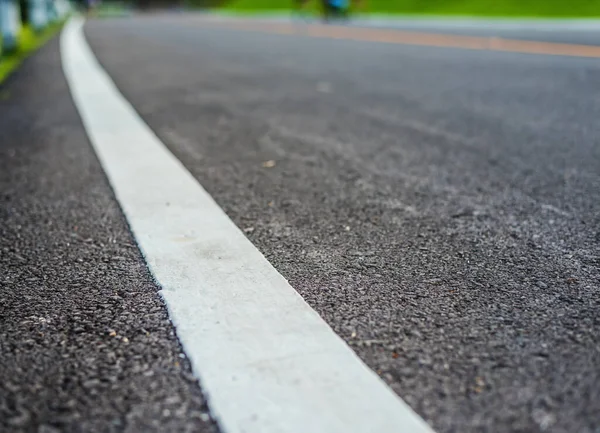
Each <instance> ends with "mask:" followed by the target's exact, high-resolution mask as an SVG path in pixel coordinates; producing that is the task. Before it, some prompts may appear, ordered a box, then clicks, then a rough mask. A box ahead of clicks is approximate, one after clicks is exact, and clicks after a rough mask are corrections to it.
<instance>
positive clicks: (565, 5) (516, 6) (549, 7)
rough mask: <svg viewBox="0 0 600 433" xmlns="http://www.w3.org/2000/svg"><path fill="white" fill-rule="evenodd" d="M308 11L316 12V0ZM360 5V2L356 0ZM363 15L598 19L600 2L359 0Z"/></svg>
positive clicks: (284, 5)
mask: <svg viewBox="0 0 600 433" xmlns="http://www.w3.org/2000/svg"><path fill="white" fill-rule="evenodd" d="M309 2H310V3H312V4H311V5H310V6H309V9H312V10H315V9H316V3H317V1H315V0H309ZM359 3H360V1H359ZM291 6H292V1H291V0H231V1H230V2H229V3H228V4H227V5H226V6H225V10H230V11H240V12H258V11H274V10H275V11H276V10H290V9H291ZM358 11H360V12H364V13H378V14H381V13H385V14H415V15H450V16H457V15H463V16H497V17H501V16H505V17H548V18H552V17H600V0H571V1H567V0H362V5H361V6H360V7H359V8H358Z"/></svg>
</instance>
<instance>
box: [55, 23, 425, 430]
mask: <svg viewBox="0 0 600 433" xmlns="http://www.w3.org/2000/svg"><path fill="white" fill-rule="evenodd" d="M82 27H83V20H82V19H80V18H78V19H72V20H71V21H70V22H69V23H68V24H67V25H66V26H65V29H64V30H63V33H62V35H61V41H60V42H61V54H62V64H63V69H64V72H65V75H66V77H67V81H68V83H69V86H70V89H71V93H72V95H73V99H74V101H75V105H76V106H77V109H78V110H79V113H80V115H81V118H82V120H83V124H84V126H85V129H86V131H87V133H88V136H89V138H90V140H91V142H92V145H93V147H94V149H95V151H96V153H97V154H98V157H99V158H100V161H101V163H102V166H103V167H104V170H105V172H106V174H107V176H108V178H109V180H110V183H111V185H112V187H113V189H114V191H115V194H116V196H117V199H118V201H119V203H120V204H121V207H122V209H123V212H124V213H125V216H126V217H127V220H128V221H129V224H130V226H131V229H132V231H133V234H134V236H135V238H136V240H137V242H138V245H139V247H140V249H141V251H142V253H143V254H144V256H145V258H146V261H147V262H148V265H149V267H150V270H151V271H152V273H153V275H154V277H155V278H156V280H157V281H158V283H159V284H160V285H161V286H162V296H163V297H164V299H165V301H166V304H167V306H168V308H169V313H170V315H171V318H172V320H173V322H174V323H175V325H176V327H177V333H178V335H179V338H180V339H181V341H182V343H183V346H184V348H185V350H186V353H187V355H188V356H189V358H190V360H191V362H192V366H193V369H194V372H195V374H197V375H199V378H200V381H201V384H202V387H203V389H204V392H205V393H206V394H207V397H208V402H209V406H210V409H211V411H212V413H213V415H214V416H215V417H216V419H217V421H218V422H219V425H220V427H221V429H222V430H223V432H225V433H243V432H244V433H276V432H277V433H283V432H286V433H358V432H374V433H375V432H376V433H388V432H389V433H398V432H423V433H425V432H429V433H430V432H432V430H431V428H430V427H429V426H428V425H427V424H426V423H425V422H424V421H423V420H422V419H421V418H419V417H418V416H417V415H416V414H415V413H414V412H413V411H412V410H411V409H410V408H409V407H408V405H406V404H405V403H404V402H403V401H402V400H401V399H400V398H399V397H398V396H397V395H396V394H394V393H393V392H392V391H391V390H390V389H389V388H388V387H387V386H386V385H385V384H384V383H383V382H382V381H381V379H380V378H379V377H378V376H377V375H376V374H374V373H373V372H372V371H371V370H369V369H368V368H367V367H366V366H365V365H364V364H363V363H362V362H361V361H360V360H359V358H358V357H357V356H356V355H355V354H354V352H352V350H351V349H350V348H349V347H348V346H347V345H346V344H345V343H344V342H343V341H342V340H341V339H340V338H339V337H338V336H337V335H336V334H335V333H334V332H333V331H332V330H331V329H330V328H329V326H328V325H327V324H326V323H325V322H324V321H323V320H322V319H321V318H320V317H319V316H318V315H317V313H316V312H315V311H313V310H312V309H311V308H310V307H309V306H308V305H307V304H306V303H305V302H304V300H303V299H302V298H301V297H300V295H298V293H297V292H296V291H295V290H294V289H293V288H292V287H291V286H290V285H289V284H288V282H287V281H286V280H285V279H284V278H283V277H282V276H281V275H280V274H279V273H278V272H277V271H276V270H275V269H274V268H273V267H272V266H271V264H270V263H269V262H268V261H267V260H266V259H265V258H264V257H263V256H262V255H261V254H260V252H259V251H258V250H257V249H256V248H255V247H254V246H253V245H252V244H251V243H250V241H248V240H247V239H246V238H245V236H244V235H243V234H242V232H241V231H240V230H239V229H238V228H237V227H236V226H235V225H234V224H233V222H232V221H231V220H230V219H229V218H228V217H227V216H226V215H225V213H224V212H223V211H222V210H221V208H219V206H218V205H217V204H216V203H215V202H214V201H213V200H212V198H211V197H210V196H209V195H208V193H207V192H206V191H204V189H203V188H202V187H201V186H200V185H199V184H198V182H197V181H196V180H195V179H194V178H193V177H192V175H191V174H190V173H189V172H188V171H187V170H186V169H185V168H184V167H183V166H182V164H181V163H180V162H179V161H178V160H177V159H176V158H175V157H174V156H173V155H172V154H171V153H170V152H169V151H168V150H167V148H166V147H165V146H164V144H162V143H161V142H160V140H159V139H158V138H157V137H156V136H155V134H154V133H153V132H152V131H151V130H150V128H149V127H148V126H147V125H146V124H145V123H144V122H143V120H142V119H141V118H140V117H139V116H138V114H137V113H136V112H135V110H134V109H133V107H132V106H131V105H130V104H129V103H128V102H127V101H126V100H125V98H124V97H123V96H122V95H121V94H120V93H119V91H118V90H117V88H116V87H115V85H114V84H113V82H112V81H111V79H110V78H109V76H108V75H107V74H106V73H105V72H104V71H103V70H102V68H101V67H100V65H99V64H98V63H97V61H96V59H95V57H94V54H93V53H92V51H91V50H90V48H89V46H88V45H87V43H86V41H85V38H84V36H83V32H82Z"/></svg>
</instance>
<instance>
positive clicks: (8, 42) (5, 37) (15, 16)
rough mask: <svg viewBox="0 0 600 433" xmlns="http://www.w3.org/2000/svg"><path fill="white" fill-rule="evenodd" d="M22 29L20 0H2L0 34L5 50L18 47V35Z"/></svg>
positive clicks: (0, 5)
mask: <svg viewBox="0 0 600 433" xmlns="http://www.w3.org/2000/svg"><path fill="white" fill-rule="evenodd" d="M20 30H21V13H20V9H19V2H18V0H0V34H1V35H2V48H3V51H13V50H15V49H16V48H17V36H18V34H19V31H20Z"/></svg>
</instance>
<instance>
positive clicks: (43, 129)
mask: <svg viewBox="0 0 600 433" xmlns="http://www.w3.org/2000/svg"><path fill="white" fill-rule="evenodd" d="M384 27H385V28H381V26H380V27H378V28H370V27H361V28H348V27H335V26H333V27H327V28H325V27H323V26H320V25H318V24H310V25H308V26H307V25H304V24H290V23H287V22H271V21H269V22H258V21H242V20H233V19H215V18H206V17H203V16H200V15H156V16H146V17H134V18H128V19H106V20H93V21H89V22H87V23H86V25H85V28H84V31H85V36H86V38H87V41H88V43H89V45H90V46H91V48H92V50H93V52H94V54H95V55H96V57H97V59H98V61H99V62H100V64H101V65H102V67H103V68H104V69H105V70H106V71H107V73H108V74H109V76H110V77H111V78H112V80H114V82H115V84H116V86H117V88H118V89H119V90H120V91H121V92H122V94H123V95H124V96H125V98H126V99H127V100H128V101H129V102H130V103H131V104H132V106H133V107H134V108H135V110H136V111H137V112H138V113H139V114H140V116H141V118H142V119H143V120H144V121H145V122H146V123H147V124H148V126H149V127H150V128H151V129H152V130H153V131H154V132H155V133H156V135H157V136H158V138H159V139H160V140H161V141H162V142H163V143H164V144H165V145H166V146H167V148H168V149H169V150H170V151H171V152H172V153H173V154H174V155H175V156H176V157H177V159H178V160H179V161H181V163H182V164H183V166H184V167H185V168H186V169H187V170H188V171H189V173H191V174H192V175H193V176H194V178H196V179H197V180H198V181H199V183H200V184H201V185H202V186H203V187H204V188H205V189H206V190H207V191H208V193H209V194H210V195H211V196H212V197H213V198H214V200H215V201H216V203H217V204H218V205H219V206H220V207H221V208H222V209H223V210H224V211H225V212H226V214H227V215H228V216H229V217H230V218H231V219H232V221H233V222H234V223H235V224H236V225H237V226H238V227H239V228H240V229H241V230H242V231H243V232H244V234H245V235H246V237H247V238H248V239H249V240H250V241H251V242H252V243H253V244H254V245H255V246H256V247H257V248H258V250H260V252H262V253H263V255H264V256H265V257H266V258H267V259H268V261H269V262H270V263H271V264H272V265H273V266H274V268H275V269H276V270H277V271H278V272H279V273H281V274H282V275H283V276H284V277H285V278H286V279H287V280H288V281H289V283H290V284H291V286H292V287H293V288H294V289H295V290H296V291H297V292H298V293H299V294H300V295H301V296H302V297H303V298H304V300H305V301H306V302H307V303H308V305H310V307H312V308H313V309H314V310H315V311H316V312H317V313H318V314H319V315H320V316H321V317H322V318H323V319H324V321H325V322H326V323H327V324H328V325H329V326H331V328H332V329H333V330H334V331H335V333H337V335H339V336H340V337H341V338H342V339H343V340H344V341H345V342H346V343H347V344H348V345H349V346H350V347H351V348H352V349H353V350H354V351H355V353H356V354H357V355H358V356H359V357H360V359H362V360H363V361H364V363H366V365H367V366H368V367H369V368H370V369H372V370H373V371H375V372H376V373H377V374H378V375H379V376H380V377H381V378H382V379H383V381H384V382H385V383H386V384H387V385H388V386H389V387H391V389H392V390H393V391H394V392H395V393H396V394H397V395H399V396H400V397H401V398H402V399H403V400H404V401H405V402H406V403H408V404H409V405H410V406H411V407H412V409H413V410H414V411H415V412H416V413H417V414H418V415H419V416H420V417H421V418H423V419H424V420H425V421H427V422H428V423H429V425H430V426H431V427H432V428H433V429H435V431H438V432H476V431H494V432H531V431H533V432H535V431H551V432H589V433H596V432H598V431H599V430H598V429H599V428H600V369H599V368H598V366H599V365H600V316H599V315H598V311H599V308H600V122H598V121H597V119H598V118H600V94H599V93H598V92H599V89H600V54H597V55H596V52H598V53H600V47H596V45H600V29H595V28H594V27H593V26H590V28H585V29H576V28H571V29H569V28H562V27H561V28H560V29H553V28H552V26H550V25H549V28H547V29H545V30H543V31H540V30H539V29H530V30H528V29H527V28H523V27H522V26H517V27H516V28H515V29H511V28H506V27H502V26H496V27H494V26H484V25H475V26H474V28H475V29H476V30H473V29H471V28H463V27H460V26H458V27H457V28H452V29H449V28H447V26H444V25H442V24H436V23H422V24H421V27H419V24H417V25H415V24H411V23H405V24H402V23H396V24H395V25H394V26H384ZM432 34H435V35H434V36H432ZM457 35H465V36H468V37H469V38H474V39H469V38H467V39H461V38H458V39H456V36H457ZM407 38H411V39H410V40H408V39H407ZM498 38H501V39H500V41H501V43H502V44H504V45H498ZM507 39H510V40H512V39H514V40H520V41H521V40H522V41H526V42H518V41H517V42H511V43H510V44H508V45H507V44H505V43H504V42H502V41H505V40H507ZM527 41H528V42H531V41H539V42H540V43H541V44H533V45H532V44H531V43H528V42H527ZM564 44H569V45H564ZM575 44H577V45H575ZM589 46H591V47H592V48H593V50H592V51H585V47H589ZM540 47H541V48H540ZM565 47H566V48H565ZM596 48H597V50H596ZM581 50H584V51H581ZM594 50H596V51H594ZM582 53H584V54H585V55H586V56H585V57H584V56H583V54H582ZM0 91H1V93H0V95H1V97H0V138H1V140H0V141H1V143H2V144H1V145H0V164H1V168H0V191H1V192H2V195H1V196H0V197H1V199H2V206H1V207H0V212H1V213H0V221H1V228H0V230H1V232H0V233H1V240H0V247H1V249H0V253H1V255H0V263H1V266H2V269H3V272H2V277H1V278H2V280H1V286H0V290H1V292H0V295H1V296H2V298H3V302H2V306H1V307H0V312H1V313H0V318H1V319H0V320H1V322H0V348H1V349H2V357H1V359H0V363H1V367H2V368H0V379H1V383H2V384H3V385H2V387H1V388H0V390H1V391H2V392H0V423H1V424H0V425H1V426H2V430H3V431H40V432H42V431H43V432H54V431H131V432H134V431H202V432H205V431H206V432H212V431H218V426H217V425H216V424H215V423H214V422H213V421H212V418H211V414H210V413H209V411H208V409H207V407H206V401H205V400H204V398H203V394H202V390H201V389H200V387H199V385H198V383H197V382H196V380H195V378H194V375H193V373H192V370H191V366H190V364H189V362H188V360H187V357H186V354H185V352H184V349H183V348H182V347H181V345H180V343H179V341H178V340H177V338H176V336H175V333H174V327H173V325H172V324H171V322H169V316H168V313H167V310H166V308H165V306H164V304H163V302H162V300H161V298H160V297H159V296H158V294H157V291H158V287H157V284H156V282H155V281H154V280H153V279H152V276H151V275H150V274H149V272H148V270H147V268H146V265H145V262H144V260H143V258H142V255H141V254H140V252H139V250H138V249H137V247H136V243H135V240H134V238H133V237H132V234H131V233H130V232H129V229H128V225H127V222H126V221H125V219H124V216H123V215H122V214H121V212H120V208H119V204H118V203H117V201H116V199H115V196H114V194H113V191H112V190H111V187H110V186H109V184H108V182H107V180H106V178H105V176H104V174H103V170H102V167H101V166H100V163H99V161H98V159H97V157H96V156H95V154H94V151H93V150H92V148H91V147H90V145H89V142H88V140H87V138H86V132H85V130H84V128H83V126H82V124H81V121H80V118H79V115H78V113H77V110H76V108H75V106H74V105H73V101H72V99H71V96H70V94H69V88H68V86H67V83H66V81H65V79H64V75H63V72H62V69H61V61H60V53H59V44H58V41H56V40H55V41H53V42H51V43H50V44H49V45H48V46H46V47H45V48H43V49H42V50H41V51H40V52H39V53H38V54H36V55H35V56H33V57H32V58H31V59H30V60H28V61H27V62H26V63H25V64H24V65H23V67H22V68H21V70H19V71H18V72H17V73H16V74H15V75H14V76H12V77H11V78H10V79H9V80H8V82H7V83H5V84H4V85H3V86H2V88H1V89H0ZM156 176H157V177H159V176H161V173H160V172H157V173H156ZM194 373H197V372H194ZM209 404H210V401H209Z"/></svg>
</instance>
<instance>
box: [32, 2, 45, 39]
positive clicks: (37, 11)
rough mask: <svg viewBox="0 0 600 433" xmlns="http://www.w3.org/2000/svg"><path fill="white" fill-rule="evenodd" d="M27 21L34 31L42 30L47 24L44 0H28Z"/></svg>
mask: <svg viewBox="0 0 600 433" xmlns="http://www.w3.org/2000/svg"><path fill="white" fill-rule="evenodd" d="M28 18H29V23H30V24H31V27H32V28H33V30H35V31H36V32H39V31H42V30H44V28H45V27H46V25H47V24H48V6H47V3H46V0H29V17H28Z"/></svg>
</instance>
